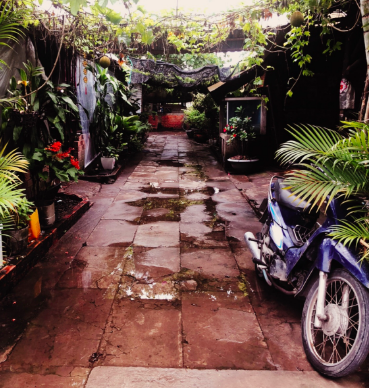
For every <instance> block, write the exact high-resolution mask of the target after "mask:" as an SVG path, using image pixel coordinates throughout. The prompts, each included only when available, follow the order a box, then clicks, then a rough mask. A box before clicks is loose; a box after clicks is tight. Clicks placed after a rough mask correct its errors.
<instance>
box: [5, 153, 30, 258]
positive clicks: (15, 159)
mask: <svg viewBox="0 0 369 388" xmlns="http://www.w3.org/2000/svg"><path fill="white" fill-rule="evenodd" d="M5 151H6V145H5V146H4V147H3V148H2V149H1V150H0V218H2V219H3V218H5V217H7V216H9V215H10V213H11V212H14V210H15V209H16V207H17V206H18V204H20V203H21V202H22V201H23V198H24V194H23V191H24V190H23V189H20V188H19V187H20V185H21V184H22V181H21V179H20V178H19V177H18V173H25V172H26V171H27V167H28V162H27V160H26V159H25V158H24V156H23V155H22V154H21V153H19V152H17V151H16V150H13V151H11V152H9V153H8V154H6V153H5ZM0 264H1V263H0Z"/></svg>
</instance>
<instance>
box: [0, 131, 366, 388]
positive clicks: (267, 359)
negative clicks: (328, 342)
mask: <svg viewBox="0 0 369 388" xmlns="http://www.w3.org/2000/svg"><path fill="white" fill-rule="evenodd" d="M269 177H270V173H263V174H261V175H257V176H255V177H251V178H250V179H249V178H247V177H242V178H241V177H233V176H230V175H228V174H226V173H224V172H223V170H222V168H221V166H220V165H219V164H218V163H217V161H216V159H215V158H214V157H213V155H212V154H211V151H210V149H209V147H208V146H207V145H202V144H201V145H200V144H196V143H194V142H192V141H190V140H189V139H187V137H186V136H185V134H183V133H180V132H176V133H171V132H162V133H152V134H151V135H150V137H149V139H148V142H147V145H146V148H145V150H144V153H142V154H141V156H137V157H133V158H132V160H131V161H130V163H129V164H128V165H127V167H126V168H125V169H124V170H123V171H122V173H121V175H120V176H119V177H118V178H117V180H116V182H115V183H114V184H111V185H100V184H97V183H90V182H87V183H86V182H80V183H78V184H70V185H68V187H67V188H66V190H67V191H68V192H70V193H73V192H76V193H79V194H82V195H88V196H90V197H91V199H92V201H93V202H94V206H93V207H92V208H91V209H90V210H89V211H88V212H87V213H86V214H85V215H84V216H83V217H82V218H81V219H80V220H79V221H78V222H77V223H76V224H75V225H74V226H73V227H72V228H71V229H70V230H69V231H68V232H67V233H66V234H65V235H64V236H63V237H62V238H61V239H60V240H59V241H58V242H56V244H55V245H54V246H53V247H52V248H51V249H50V251H49V253H48V254H47V256H46V257H45V260H44V261H43V262H41V263H39V264H37V265H36V266H35V267H34V268H32V270H31V271H30V272H29V274H28V275H27V276H26V277H25V278H24V279H23V280H22V281H21V282H20V283H19V284H18V285H17V286H16V287H15V288H14V289H13V290H12V292H11V293H10V294H9V295H8V296H7V297H6V298H4V299H3V300H2V301H1V302H0V327H1V330H2V331H1V334H2V335H1V336H0V388H1V387H48V388H49V387H51V388H54V387H55V388H56V387H62V388H64V387H81V388H82V387H88V388H95V387H99V388H101V387H104V388H105V387H140V388H141V387H241V384H242V387H270V386H273V387H282V386H283V387H285V386H288V385H290V386H293V387H301V388H302V387H304V388H307V387H323V388H324V387H328V386H329V387H343V386H344V387H350V388H351V387H361V386H363V384H364V385H365V382H367V381H368V379H366V377H367V375H365V373H364V372H365V368H366V369H368V367H367V366H364V368H363V369H362V371H361V372H359V373H356V374H355V375H353V376H351V377H350V378H348V379H344V380H337V381H334V382H333V381H330V380H326V379H324V378H322V377H320V376H319V375H318V374H316V373H315V372H313V371H312V370H311V367H310V365H309V363H308V362H307V360H306V357H305V354H304V352H303V349H302V345H301V337H300V335H301V333H300V327H299V321H300V316H301V310H302V305H301V303H300V302H299V301H295V300H293V299H291V298H289V297H287V296H284V295H282V294H280V293H278V292H276V291H273V290H271V289H269V288H268V286H267V285H266V284H265V283H263V282H260V281H258V280H257V279H256V277H255V274H254V271H253V267H254V265H253V263H252V262H251V257H250V253H249V252H248V251H247V249H246V248H245V245H244V241H243V234H244V232H245V231H246V230H252V231H255V232H257V231H259V229H260V224H259V223H258V222H257V220H256V218H255V216H254V212H253V210H252V207H251V206H250V205H249V204H248V203H247V202H246V199H245V198H247V197H248V196H249V198H250V196H251V197H252V195H258V196H260V197H261V196H262V195H264V191H265V188H266V187H267V180H268V179H269ZM242 194H243V195H242ZM258 198H259V197H258Z"/></svg>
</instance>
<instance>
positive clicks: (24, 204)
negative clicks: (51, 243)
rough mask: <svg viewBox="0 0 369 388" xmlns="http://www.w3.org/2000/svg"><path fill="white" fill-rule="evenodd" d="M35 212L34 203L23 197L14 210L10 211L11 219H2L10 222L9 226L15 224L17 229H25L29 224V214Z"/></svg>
mask: <svg viewBox="0 0 369 388" xmlns="http://www.w3.org/2000/svg"><path fill="white" fill-rule="evenodd" d="M33 212H34V204H33V202H30V201H28V200H27V198H26V197H23V198H22V199H21V200H20V201H19V202H18V204H17V207H16V208H15V210H14V211H12V212H11V213H10V217H9V218H10V219H7V220H1V223H3V222H4V221H5V222H7V223H9V227H11V226H14V228H15V229H23V228H26V227H27V226H28V221H29V216H30V215H31V214H32V213H33Z"/></svg>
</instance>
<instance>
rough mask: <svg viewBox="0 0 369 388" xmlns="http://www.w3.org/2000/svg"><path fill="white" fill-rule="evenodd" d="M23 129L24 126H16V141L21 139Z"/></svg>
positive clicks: (14, 134) (14, 138) (14, 137)
mask: <svg viewBox="0 0 369 388" xmlns="http://www.w3.org/2000/svg"><path fill="white" fill-rule="evenodd" d="M22 129H23V127H22V126H16V127H14V130H13V140H14V141H15V142H17V141H18V140H19V136H20V134H21V133H22Z"/></svg>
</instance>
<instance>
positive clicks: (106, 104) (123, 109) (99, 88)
mask: <svg viewBox="0 0 369 388" xmlns="http://www.w3.org/2000/svg"><path fill="white" fill-rule="evenodd" d="M95 66H96V69H95V68H93V67H92V66H90V67H88V69H89V70H90V71H92V72H93V73H94V74H95V77H96V82H95V91H96V96H97V99H96V108H95V111H94V116H93V122H92V125H91V128H90V132H91V136H93V138H94V142H95V145H96V146H97V148H98V151H100V152H101V153H102V155H104V156H111V157H115V158H118V156H119V155H120V154H121V152H122V151H123V149H124V146H125V145H127V143H129V142H131V141H132V139H133V137H134V136H137V135H139V138H140V136H142V134H143V133H144V132H145V131H147V130H148V127H147V125H146V124H145V123H143V122H142V121H141V120H140V118H139V117H138V116H136V115H130V116H128V114H131V113H132V112H134V111H135V110H136V106H135V105H134V104H132V103H131V102H129V100H128V98H129V97H130V96H131V92H130V90H129V88H128V87H127V86H126V85H125V84H124V83H123V82H121V81H119V80H117V79H116V78H115V77H113V76H111V75H110V74H109V73H108V69H103V68H101V67H100V66H99V65H97V64H96V65H95Z"/></svg>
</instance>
